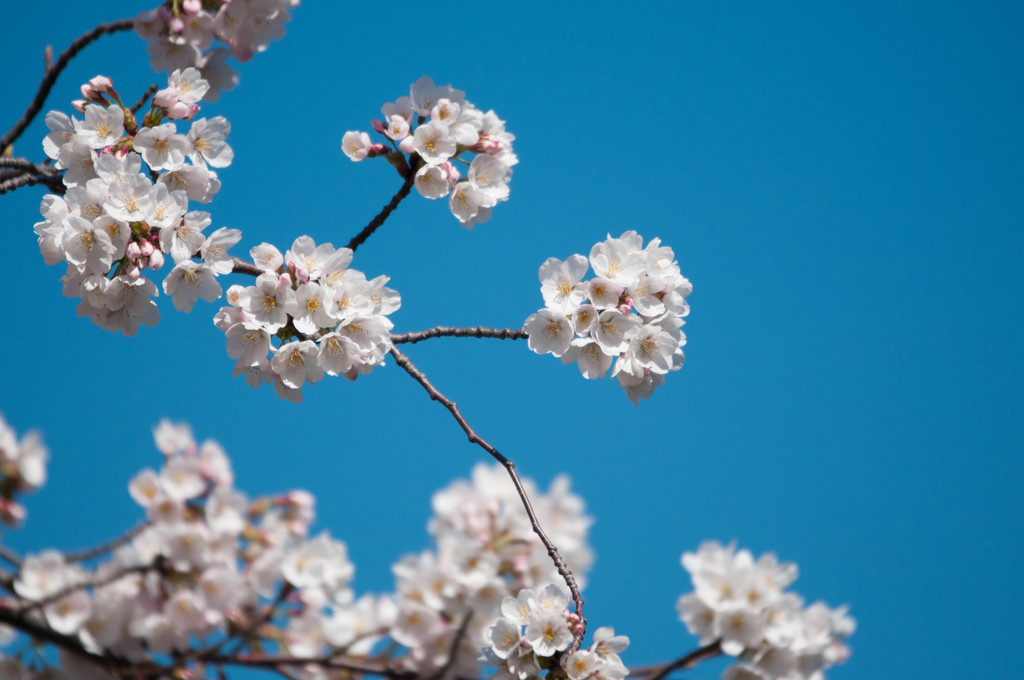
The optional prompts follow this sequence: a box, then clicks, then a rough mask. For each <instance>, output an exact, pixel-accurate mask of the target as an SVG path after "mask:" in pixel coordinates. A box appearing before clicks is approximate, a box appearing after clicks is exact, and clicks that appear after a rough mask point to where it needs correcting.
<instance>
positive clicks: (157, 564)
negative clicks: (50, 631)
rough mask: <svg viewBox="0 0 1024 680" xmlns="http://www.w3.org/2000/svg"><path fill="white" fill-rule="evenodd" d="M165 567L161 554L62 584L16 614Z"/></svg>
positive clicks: (22, 613)
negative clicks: (99, 574) (132, 564)
mask: <svg viewBox="0 0 1024 680" xmlns="http://www.w3.org/2000/svg"><path fill="white" fill-rule="evenodd" d="M165 568H166V559H165V558H163V557H162V556H158V557H157V558H156V559H155V560H154V561H153V562H152V563H150V564H137V565H134V566H131V567H124V568H122V569H118V570H117V571H115V572H112V573H110V574H107V575H106V576H104V577H102V578H97V579H92V580H90V581H81V582H79V583H72V584H70V585H67V586H64V587H63V588H61V589H60V590H57V591H56V592H53V593H50V594H49V595H47V596H46V597H44V598H43V599H41V600H35V601H32V602H28V603H26V604H25V605H24V606H23V607H21V609H18V610H17V612H16V613H17V614H18V615H24V614H26V613H28V612H30V611H32V610H33V609H40V608H42V607H45V606H47V605H49V604H53V603H54V602H57V601H58V600H62V599H64V598H65V597H67V596H68V595H71V594H72V593H74V592H76V591H79V590H85V589H86V588H102V587H103V586H106V585H110V584H111V583H113V582H114V581H120V580H121V579H123V578H125V577H126V576H131V575H132V574H142V573H145V572H147V571H153V570H157V571H160V570H163V569H165Z"/></svg>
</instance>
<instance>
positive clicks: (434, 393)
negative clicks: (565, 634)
mask: <svg viewBox="0 0 1024 680" xmlns="http://www.w3.org/2000/svg"><path fill="white" fill-rule="evenodd" d="M391 356H392V357H394V359H395V363H396V364H398V365H399V366H401V367H402V369H403V370H404V371H405V372H406V373H408V374H409V375H410V376H411V377H412V379H413V380H415V381H416V382H418V383H419V384H420V386H421V387H423V389H425V390H426V391H427V394H429V395H430V398H431V399H432V400H434V401H436V402H438V403H439V404H441V405H442V406H444V407H445V408H446V409H448V412H449V413H451V414H452V418H454V419H455V422H456V423H458V424H459V427H461V428H462V431H463V432H465V433H466V436H467V437H468V438H469V441H470V443H472V444H476V445H477V446H479V447H480V448H482V449H483V450H484V451H486V452H487V453H489V454H490V455H491V457H492V458H494V460H496V461H498V462H499V463H501V465H502V466H503V467H504V468H505V470H506V472H508V475H509V477H511V478H512V484H513V485H515V487H516V493H518V494H519V499H520V500H521V501H522V503H523V508H525V509H526V515H527V517H529V518H530V525H531V526H532V527H533V533H535V534H537V536H538V537H539V538H540V542H541V543H543V544H544V547H545V548H546V549H547V551H548V556H549V557H550V558H551V561H552V563H553V564H554V565H555V569H557V570H558V573H559V575H560V576H561V577H562V578H563V579H564V580H565V585H567V586H568V587H569V592H571V593H572V600H573V602H574V603H575V605H576V615H577V616H579V617H580V622H579V625H578V627H577V629H576V631H575V632H574V633H573V642H572V646H570V647H569V651H568V653H570V654H571V653H572V652H575V651H576V650H578V649H579V648H580V645H581V644H582V643H583V636H584V635H586V632H587V619H586V618H585V617H584V616H583V598H582V597H581V596H580V589H579V586H578V585H576V579H575V578H574V577H573V575H572V571H570V570H569V567H568V565H566V563H565V560H563V559H562V556H561V555H559V554H558V548H556V547H555V544H554V543H552V542H551V539H550V538H548V536H547V534H545V533H544V529H543V528H542V527H541V525H540V522H539V521H538V520H537V514H536V513H535V512H534V511H533V505H532V504H531V503H530V498H529V496H527V495H526V489H524V488H523V483H522V481H520V479H519V475H518V473H516V464H515V463H513V462H512V461H511V460H509V459H508V458H506V457H505V456H503V455H501V454H500V453H499V452H498V450H497V449H496V448H494V447H493V446H491V445H490V444H489V443H488V442H487V441H486V440H485V439H484V438H483V437H481V436H480V435H478V434H477V433H476V431H475V430H474V429H473V428H472V427H471V426H470V424H469V423H468V422H467V421H466V419H465V417H464V416H463V415H462V413H461V412H460V411H459V407H458V405H457V404H456V403H455V402H454V401H452V400H451V399H449V398H448V397H446V396H444V395H443V394H441V392H440V391H439V390H438V389H437V388H436V387H434V386H433V384H431V382H430V381H429V380H427V376H426V375H424V374H423V371H421V370H419V369H418V368H416V366H415V365H414V364H413V363H412V361H410V360H409V357H407V356H405V355H404V354H402V353H401V352H400V351H398V349H397V348H394V347H393V348H392V349H391Z"/></svg>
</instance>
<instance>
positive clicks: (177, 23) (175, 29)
mask: <svg viewBox="0 0 1024 680" xmlns="http://www.w3.org/2000/svg"><path fill="white" fill-rule="evenodd" d="M167 28H169V29H170V31H171V33H181V32H182V31H184V30H185V22H184V21H183V20H182V19H181V18H180V17H171V20H170V21H169V22H168V24H167Z"/></svg>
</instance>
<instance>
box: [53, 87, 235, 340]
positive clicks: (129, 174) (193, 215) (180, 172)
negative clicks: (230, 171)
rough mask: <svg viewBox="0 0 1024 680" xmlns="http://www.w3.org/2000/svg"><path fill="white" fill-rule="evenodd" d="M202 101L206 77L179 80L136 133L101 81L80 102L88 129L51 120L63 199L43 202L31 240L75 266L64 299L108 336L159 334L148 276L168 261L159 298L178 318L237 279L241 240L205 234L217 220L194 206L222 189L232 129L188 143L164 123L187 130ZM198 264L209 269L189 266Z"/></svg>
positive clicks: (205, 128)
mask: <svg viewBox="0 0 1024 680" xmlns="http://www.w3.org/2000/svg"><path fill="white" fill-rule="evenodd" d="M206 92H207V83H206V81H204V80H203V79H201V78H200V77H199V73H198V71H196V70H195V69H193V68H189V69H186V70H184V71H181V72H179V71H175V72H174V73H173V74H171V78H170V80H169V82H168V87H167V88H166V89H164V90H161V91H160V92H158V93H157V94H156V95H155V97H154V100H153V103H152V106H151V108H150V111H149V112H148V113H147V114H146V116H145V118H144V119H143V122H142V125H141V126H140V125H139V124H138V123H137V122H136V120H135V117H134V115H133V114H132V112H131V111H130V110H129V109H128V108H126V107H125V106H124V105H123V104H122V102H121V98H120V96H119V95H118V94H117V92H116V91H115V90H114V88H113V84H112V83H111V82H110V80H109V79H107V78H104V77H96V78H93V79H92V80H91V81H89V83H88V84H87V85H84V86H83V87H82V93H83V95H84V96H85V100H83V101H79V102H77V103H76V108H77V109H78V110H79V111H80V112H81V113H83V114H84V119H82V120H78V119H76V118H72V117H69V116H67V115H65V114H64V113H61V112H59V111H51V112H50V113H49V114H47V116H46V124H47V126H48V127H49V129H50V134H49V135H47V137H46V139H44V140H43V149H44V150H45V152H46V154H47V155H48V156H49V157H50V158H52V159H54V160H56V161H57V163H56V167H57V168H59V169H64V170H65V172H64V174H63V183H64V186H65V187H67V190H66V193H65V195H64V196H58V195H55V194H48V195H46V196H44V197H43V201H42V204H41V205H40V212H41V213H42V215H43V218H44V219H43V221H42V222H38V223H36V224H35V226H34V228H35V232H36V234H37V235H38V237H39V247H40V249H41V250H42V253H43V259H44V260H45V262H46V263H47V264H57V263H60V262H66V263H67V273H66V274H65V276H64V277H63V290H64V294H65V295H67V296H68V297H80V298H81V301H80V302H79V304H78V315H79V316H88V317H89V318H90V319H91V320H92V321H93V323H95V324H97V325H98V326H100V327H101V328H104V329H107V330H110V331H115V332H116V331H118V330H120V331H121V332H123V333H124V334H125V335H134V334H135V333H136V332H138V329H139V325H140V324H145V325H147V326H154V325H156V323H157V322H158V321H159V320H160V311H159V309H158V308H157V306H156V303H155V302H154V300H153V299H152V298H154V297H156V296H157V295H158V294H159V293H158V291H157V287H156V284H154V283H153V282H152V281H151V280H149V279H148V278H147V277H145V276H143V275H142V272H143V271H145V270H147V269H149V270H158V269H160V268H162V267H163V265H164V262H165V259H166V257H167V256H170V257H171V258H172V259H173V261H174V268H173V269H172V270H171V272H170V274H168V276H167V277H166V279H165V280H164V282H163V288H164V292H165V293H167V294H169V295H171V296H172V298H173V302H174V306H175V308H177V309H179V310H182V311H186V312H187V311H189V310H191V309H192V307H193V305H194V304H195V302H196V300H197V299H198V298H203V299H204V300H206V301H208V302H212V301H213V300H215V299H217V298H218V297H220V294H221V288H220V285H219V284H218V283H217V282H216V280H215V277H216V276H218V275H220V274H225V273H228V272H230V271H231V267H232V264H231V258H230V257H229V256H228V255H227V249H228V248H229V247H230V246H231V245H233V244H235V243H237V242H238V240H239V239H240V238H241V232H239V231H237V230H235V229H223V228H222V229H218V230H216V231H214V232H213V233H211V234H210V235H209V236H207V235H204V234H203V229H205V228H206V227H207V226H209V225H210V223H211V219H210V215H209V213H207V212H202V211H189V209H188V202H189V201H190V200H193V201H198V202H201V203H206V202H209V201H210V200H211V198H212V196H213V194H214V193H216V192H217V191H218V190H219V188H220V181H219V180H218V179H217V174H216V172H215V171H214V170H213V169H212V168H222V167H225V166H227V165H229V164H230V163H231V160H232V157H233V152H232V150H231V147H230V146H228V145H227V143H226V142H225V139H226V138H227V135H228V132H229V131H230V129H231V126H230V125H229V124H228V122H227V121H226V120H225V119H224V118H222V117H220V116H218V117H216V118H210V119H206V118H201V119H198V120H192V121H191V127H190V129H189V130H188V132H187V133H186V134H181V133H179V132H178V131H177V129H176V127H175V124H174V123H173V122H164V121H165V120H167V119H185V120H190V119H191V118H192V116H194V115H195V114H196V113H197V112H198V110H199V106H198V102H199V101H200V100H201V99H202V97H203V95H204V94H205V93H206ZM143 164H145V169H144V167H143ZM152 176H155V177H156V181H155V182H154V181H153V179H152ZM197 256H198V257H199V258H200V260H201V262H194V261H192V258H193V257H197Z"/></svg>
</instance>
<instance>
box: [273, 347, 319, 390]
mask: <svg viewBox="0 0 1024 680" xmlns="http://www.w3.org/2000/svg"><path fill="white" fill-rule="evenodd" d="M270 367H271V368H272V369H273V370H274V372H275V373H277V374H278V375H279V376H280V377H281V381H282V382H283V383H284V384H285V385H286V386H287V387H290V388H292V389H299V388H301V387H302V384H303V383H304V382H309V383H314V382H316V381H317V380H320V379H321V378H323V377H324V369H322V368H320V364H319V363H317V346H316V343H315V342H313V341H312V340H299V341H296V342H289V343H287V344H285V345H284V346H283V347H281V348H280V349H278V350H277V353H276V354H275V355H274V358H273V359H271V360H270Z"/></svg>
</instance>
